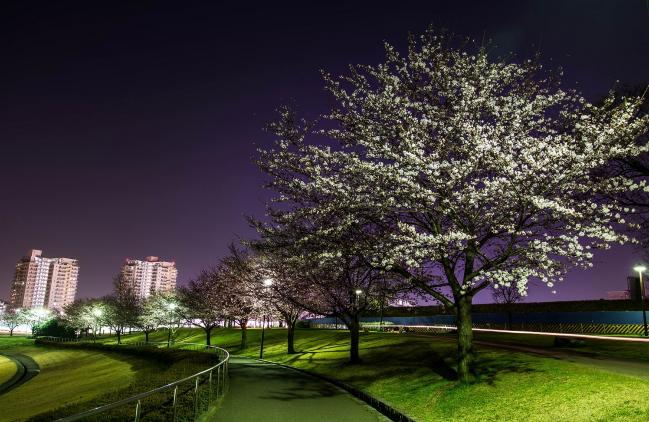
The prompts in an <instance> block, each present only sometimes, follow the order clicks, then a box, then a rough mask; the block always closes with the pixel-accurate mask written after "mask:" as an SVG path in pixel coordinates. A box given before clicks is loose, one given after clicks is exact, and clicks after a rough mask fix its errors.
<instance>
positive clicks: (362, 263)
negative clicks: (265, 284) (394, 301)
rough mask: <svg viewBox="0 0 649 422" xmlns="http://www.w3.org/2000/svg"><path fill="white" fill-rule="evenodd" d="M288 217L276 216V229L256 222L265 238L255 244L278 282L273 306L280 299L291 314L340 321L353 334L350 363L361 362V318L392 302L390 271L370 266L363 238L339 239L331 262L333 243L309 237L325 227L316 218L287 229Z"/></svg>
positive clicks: (319, 237) (273, 292) (274, 287)
mask: <svg viewBox="0 0 649 422" xmlns="http://www.w3.org/2000/svg"><path fill="white" fill-rule="evenodd" d="M285 215H286V214H284V213H282V212H279V213H275V214H274V216H275V221H274V222H275V224H271V225H268V224H264V223H262V222H260V221H255V220H254V219H253V220H251V222H252V224H253V225H254V226H255V227H256V228H257V230H258V231H259V233H260V234H261V239H259V240H258V241H256V242H252V245H253V246H254V248H255V249H256V250H258V251H260V252H261V253H263V254H264V258H265V261H266V262H267V264H266V265H265V266H264V269H265V270H266V271H270V274H273V277H274V278H275V279H277V280H278V282H277V283H273V284H272V286H271V287H272V293H271V301H272V300H273V299H274V300H275V301H276V303H278V304H279V305H280V306H284V307H287V309H291V307H293V308H295V309H297V310H299V309H303V310H306V311H308V312H309V313H311V314H315V315H326V316H334V317H336V318H338V319H340V320H341V321H342V322H343V323H344V324H345V326H346V327H347V329H348V330H349V335H350V348H349V356H350V362H352V363H357V362H359V361H360V356H359V343H360V328H361V325H360V319H361V315H362V314H363V313H366V312H367V311H368V310H370V309H373V308H374V306H375V305H377V304H379V303H380V302H379V301H378V300H379V299H380V298H384V297H386V294H387V293H386V292H387V289H388V287H389V286H391V284H390V280H389V279H388V278H387V277H386V273H385V272H384V271H382V270H377V269H375V268H373V267H372V266H370V265H368V263H367V261H366V259H365V258H364V257H363V256H362V255H359V254H358V252H359V251H360V250H362V248H359V246H360V245H362V240H361V239H359V238H354V237H352V236H350V237H346V238H345V239H339V240H340V242H339V243H338V244H337V246H338V247H339V248H338V250H337V252H336V253H335V254H331V255H327V256H326V257H325V256H323V255H322V254H321V253H320V251H321V250H322V249H323V247H326V246H324V245H325V244H326V242H327V241H328V240H329V238H328V237H327V236H325V235H324V234H323V235H322V236H309V235H308V234H307V233H312V232H313V231H318V227H320V226H318V225H317V224H315V222H314V220H312V219H307V220H302V219H295V220H293V221H291V223H290V224H283V223H285V221H284V220H283V218H282V216H285ZM307 238H308V239H309V240H308V241H307V240H306V239H307ZM342 242H345V243H342ZM278 310H279V309H278ZM289 341H292V339H289ZM289 347H290V346H289ZM289 350H290V349H289Z"/></svg>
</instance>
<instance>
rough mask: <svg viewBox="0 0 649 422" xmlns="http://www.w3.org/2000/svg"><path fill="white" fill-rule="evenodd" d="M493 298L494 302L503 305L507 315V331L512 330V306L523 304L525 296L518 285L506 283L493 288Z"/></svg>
mask: <svg viewBox="0 0 649 422" xmlns="http://www.w3.org/2000/svg"><path fill="white" fill-rule="evenodd" d="M491 297H492V298H493V300H494V302H496V303H499V304H501V305H503V307H504V308H505V312H506V313H507V329H511V328H512V305H513V304H514V303H518V302H521V301H522V300H523V299H524V298H525V295H524V294H523V292H521V290H520V289H519V288H518V285H517V284H516V283H506V284H501V285H498V286H491Z"/></svg>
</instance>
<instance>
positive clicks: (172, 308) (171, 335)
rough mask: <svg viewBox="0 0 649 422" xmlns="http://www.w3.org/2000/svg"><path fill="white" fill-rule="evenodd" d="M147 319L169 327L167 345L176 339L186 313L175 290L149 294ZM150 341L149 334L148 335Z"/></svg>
mask: <svg viewBox="0 0 649 422" xmlns="http://www.w3.org/2000/svg"><path fill="white" fill-rule="evenodd" d="M145 310H146V313H147V319H150V321H149V322H150V323H151V324H155V325H156V326H157V327H166V328H167V347H169V346H170V345H171V342H172V341H173V340H175V338H176V334H177V331H178V328H179V327H180V325H181V322H182V316H183V315H184V314H185V313H186V310H184V309H183V305H182V303H181V301H180V298H179V295H178V293H177V292H175V291H165V292H155V293H153V294H151V296H149V298H148V299H147V302H146V307H145ZM147 341H148V336H147Z"/></svg>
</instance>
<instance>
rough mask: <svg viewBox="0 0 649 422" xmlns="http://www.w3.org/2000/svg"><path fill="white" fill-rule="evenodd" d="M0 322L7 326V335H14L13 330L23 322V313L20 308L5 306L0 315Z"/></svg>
mask: <svg viewBox="0 0 649 422" xmlns="http://www.w3.org/2000/svg"><path fill="white" fill-rule="evenodd" d="M0 318H1V319H0V322H2V324H3V325H5V326H6V327H7V328H9V336H13V335H14V330H15V329H16V327H18V326H19V325H21V324H24V323H25V314H24V312H22V311H21V310H20V309H16V308H11V307H7V308H6V309H5V311H4V312H3V313H2V315H0Z"/></svg>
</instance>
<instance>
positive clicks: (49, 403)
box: [0, 338, 151, 420]
mask: <svg viewBox="0 0 649 422" xmlns="http://www.w3.org/2000/svg"><path fill="white" fill-rule="evenodd" d="M5 341H6V339H5V338H0V348H1V347H2V346H5V344H4V343H5ZM30 342H31V341H30ZM12 343H13V344H8V345H6V346H8V347H7V348H8V349H9V348H10V349H11V352H12V353H22V354H25V355H28V356H30V357H31V358H32V359H34V360H35V361H36V362H37V363H38V365H39V366H40V368H41V372H40V374H39V375H37V376H36V377H34V378H33V379H31V380H30V381H28V382H27V383H25V384H23V385H22V386H20V387H18V388H16V389H14V390H12V391H9V392H7V393H6V394H3V395H2V396H0V408H1V409H2V414H3V420H21V419H25V418H28V417H31V416H34V415H37V414H39V413H41V412H45V411H48V410H51V409H53V408H57V407H59V406H61V405H62V404H64V403H77V402H84V401H88V400H90V399H92V398H95V397H97V396H100V395H102V394H104V393H105V392H106V391H107V390H119V389H123V388H125V387H127V386H128V385H129V384H131V382H133V380H134V379H135V374H136V372H137V371H138V370H139V369H142V368H144V367H147V366H150V365H151V364H150V363H149V362H147V361H146V360H139V361H127V360H125V359H120V357H119V356H115V355H111V354H107V353H101V352H96V351H82V350H61V349H49V348H46V347H37V346H34V345H33V344H24V343H25V342H24V341H23V342H22V343H23V344H20V343H21V342H17V341H16V342H12ZM35 398H37V399H35ZM27 402H29V406H26V405H25V403H27Z"/></svg>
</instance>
